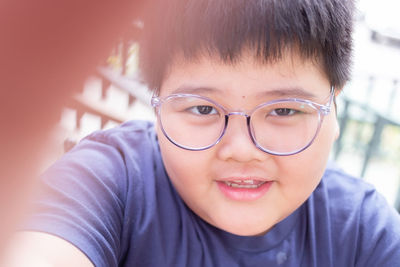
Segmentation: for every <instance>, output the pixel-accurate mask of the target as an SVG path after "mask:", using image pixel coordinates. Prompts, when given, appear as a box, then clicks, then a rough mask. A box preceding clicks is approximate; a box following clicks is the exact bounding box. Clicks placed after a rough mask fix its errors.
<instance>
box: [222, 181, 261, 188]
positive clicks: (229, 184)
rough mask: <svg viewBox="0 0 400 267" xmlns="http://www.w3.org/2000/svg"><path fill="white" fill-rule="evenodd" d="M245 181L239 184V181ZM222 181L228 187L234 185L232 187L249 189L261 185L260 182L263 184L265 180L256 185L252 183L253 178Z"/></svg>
mask: <svg viewBox="0 0 400 267" xmlns="http://www.w3.org/2000/svg"><path fill="white" fill-rule="evenodd" d="M242 182H244V183H246V184H239V183H242ZM224 183H225V184H226V185H228V186H230V187H234V188H249V189H254V188H258V187H259V186H261V185H262V184H264V183H265V182H262V183H260V184H258V185H256V184H254V180H234V181H232V182H228V181H224Z"/></svg>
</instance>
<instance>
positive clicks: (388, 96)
mask: <svg viewBox="0 0 400 267" xmlns="http://www.w3.org/2000/svg"><path fill="white" fill-rule="evenodd" d="M356 3H357V6H358V12H357V15H356V22H355V29H354V44H355V47H354V52H355V53H354V67H353V76H352V79H351V81H350V82H349V83H348V84H347V86H346V87H345V88H344V92H343V94H342V95H341V96H340V97H339V98H338V99H337V101H338V116H339V122H340V127H341V137H340V138H339V140H338V141H337V142H336V144H335V147H334V150H333V151H332V154H331V158H332V160H335V161H336V162H337V163H338V164H339V166H341V167H342V168H343V169H344V170H346V171H347V172H348V173H350V174H352V175H354V176H357V177H360V179H364V180H366V181H367V182H369V183H372V184H374V185H375V187H376V188H377V189H378V191H380V192H381V193H382V194H383V195H384V196H385V197H386V199H387V201H388V202H389V203H390V204H392V205H393V206H395V207H396V208H397V210H399V211H400V19H398V17H399V16H400V1H399V0H381V1H376V0H358V1H357V2H356ZM143 30H145V25H143V23H142V22H140V21H136V22H135V23H133V25H132V31H131V32H130V33H128V34H126V35H125V36H124V37H123V38H121V40H120V42H119V44H118V45H117V46H116V47H114V49H113V51H112V52H111V53H110V56H109V57H108V59H107V61H106V62H104V63H103V64H102V66H100V67H99V68H98V71H97V75H96V76H93V77H89V78H88V79H87V82H86V83H85V85H84V87H83V88H82V90H81V92H80V93H79V94H77V95H75V96H74V97H73V98H72V99H71V100H70V101H69V102H68V103H67V104H66V105H65V108H64V111H63V114H62V116H61V118H60V123H59V125H58V126H57V128H56V129H55V135H54V136H55V138H56V139H57V140H56V142H57V143H58V144H60V146H59V149H58V150H57V149H55V150H54V151H53V152H54V153H53V154H52V155H49V158H48V159H47V161H45V165H44V166H43V168H46V167H47V166H48V165H49V164H51V163H52V162H54V161H55V160H56V159H57V158H58V157H60V156H61V155H62V154H63V153H65V151H68V150H69V149H70V148H71V147H72V146H73V145H74V144H76V142H78V141H79V140H80V139H81V138H83V137H84V136H86V135H88V134H89V133H91V132H93V131H95V130H99V129H105V128H110V127H114V126H116V125H118V124H120V123H121V122H123V121H126V120H131V119H144V120H154V119H155V116H154V114H153V111H152V109H151V107H150V97H151V95H150V93H149V92H148V91H147V88H146V86H145V85H144V84H143V83H142V82H141V80H140V77H139V76H138V51H139V49H140V47H139V45H138V44H137V41H136V40H137V38H140V33H141V32H142V31H143Z"/></svg>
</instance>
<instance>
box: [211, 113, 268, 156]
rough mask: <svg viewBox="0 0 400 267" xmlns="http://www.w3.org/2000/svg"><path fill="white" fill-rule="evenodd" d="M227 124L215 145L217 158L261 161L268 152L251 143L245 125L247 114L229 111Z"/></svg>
mask: <svg viewBox="0 0 400 267" xmlns="http://www.w3.org/2000/svg"><path fill="white" fill-rule="evenodd" d="M228 116H229V119H228V125H227V128H226V131H225V134H224V136H223V137H222V139H221V141H220V142H219V143H218V144H217V145H216V149H217V154H218V158H220V159H222V160H234V161H237V162H250V161H253V160H256V161H262V160H265V158H266V157H268V154H267V153H265V152H263V151H261V150H260V149H258V148H257V147H256V146H255V144H254V143H253V141H252V139H251V137H250V133H249V129H248V126H247V115H245V114H243V113H239V112H235V113H230V114H229V115H228Z"/></svg>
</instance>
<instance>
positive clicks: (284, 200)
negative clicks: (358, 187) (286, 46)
mask: <svg viewBox="0 0 400 267" xmlns="http://www.w3.org/2000/svg"><path fill="white" fill-rule="evenodd" d="M178 88H179V89H182V88H191V93H195V94H198V95H203V96H207V97H208V98H211V99H213V100H214V101H216V102H218V103H219V104H221V105H222V106H224V107H225V108H227V109H228V110H230V111H231V110H234V111H250V110H252V109H253V108H254V107H256V106H257V105H259V104H261V103H263V102H267V101H271V100H274V99H281V98H296V97H297V98H299V96H298V95H286V94H282V95H281V96H279V94H276V90H282V92H283V91H284V90H285V89H287V88H300V89H301V90H302V91H304V93H306V94H311V95H313V97H312V98H309V100H312V101H314V102H316V103H319V104H326V102H327V100H328V99H329V93H330V84H329V81H328V80H327V78H326V76H325V75H324V74H323V72H322V71H321V70H320V68H319V67H318V66H317V65H315V64H314V63H312V62H310V61H305V60H302V59H301V58H300V57H298V56H297V55H293V56H292V55H289V54H288V55H287V57H284V58H283V59H282V60H280V61H277V62H274V63H270V64H260V63H259V62H256V61H254V58H253V56H252V55H250V54H246V53H245V54H244V55H243V56H242V57H241V60H240V62H238V63H237V64H235V65H227V64H224V63H221V62H220V61H218V60H215V59H211V58H208V57H203V58H200V59H199V60H196V61H193V62H188V61H184V60H176V61H175V63H174V64H173V65H172V67H171V68H170V71H169V73H168V75H167V77H166V78H165V79H164V82H163V84H162V87H161V88H160V97H165V96H168V95H170V94H172V93H173V92H174V91H175V90H177V89H178ZM201 88H212V90H201ZM272 91H275V93H274V94H269V92H272ZM338 132H339V130H338V126H337V121H336V117H335V111H334V110H332V111H331V112H330V114H329V115H327V116H325V118H324V121H323V123H322V126H321V129H320V132H319V133H318V136H317V137H316V139H315V141H314V142H313V144H312V145H311V146H310V147H309V148H307V149H306V150H304V151H303V152H300V153H298V154H295V155H292V156H273V155H270V154H267V153H265V152H262V151H261V150H259V149H258V148H257V147H256V146H255V145H254V144H253V142H252V141H251V139H250V137H249V134H248V130H247V126H246V120H245V118H244V117H243V116H231V117H230V118H229V123H228V127H227V130H226V132H225V135H224V136H223V137H222V139H221V141H220V142H219V143H218V144H216V145H215V146H213V147H211V148H209V149H206V150H203V151H189V150H184V149H182V148H179V147H177V146H175V145H174V144H172V143H171V142H170V141H168V140H167V139H166V137H165V136H164V134H163V133H162V131H161V129H160V127H157V133H158V137H159V143H160V148H161V153H162V157H163V161H164V164H165V168H166V170H167V172H168V175H169V177H170V179H171V181H172V183H173V184H174V186H175V188H176V190H177V191H178V192H179V194H180V196H181V197H182V199H183V200H184V201H185V203H186V204H187V205H188V206H189V207H190V208H191V209H192V210H193V211H194V212H195V213H196V214H197V215H198V216H200V217H201V218H202V219H204V220H205V221H207V222H208V223H210V224H212V225H214V226H216V227H218V228H220V229H223V230H225V231H227V232H231V233H233V234H237V235H258V234H262V233H264V232H266V231H268V230H269V229H270V228H271V227H273V226H274V225H275V224H276V223H278V222H279V221H281V220H283V219H284V218H285V217H287V216H288V215H290V214H291V213H292V212H293V211H294V210H296V209H297V208H298V207H299V206H300V205H301V204H302V203H303V202H304V201H305V200H306V199H307V198H308V197H309V195H310V194H311V193H312V192H313V190H314V189H315V187H316V186H317V185H318V183H319V181H320V179H321V177H322V175H323V172H324V169H325V166H326V162H327V160H328V156H329V151H330V148H331V146H332V143H333V142H334V140H335V139H336V137H337V135H338ZM227 180H229V181H233V180H242V181H248V180H255V181H256V182H259V181H262V182H264V183H265V185H263V189H262V190H254V192H253V191H252V189H248V188H247V189H232V190H233V191H232V192H229V190H230V188H227V186H226V183H225V182H223V181H227ZM224 184H225V185H224ZM227 190H228V192H227ZM241 190H242V191H243V192H242V191H241Z"/></svg>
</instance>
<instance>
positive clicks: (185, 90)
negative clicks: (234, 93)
mask: <svg viewBox="0 0 400 267" xmlns="http://www.w3.org/2000/svg"><path fill="white" fill-rule="evenodd" d="M217 92H220V90H218V89H217V88H214V87H204V86H191V85H182V86H180V87H178V88H177V89H176V90H174V91H172V94H206V93H217Z"/></svg>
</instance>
